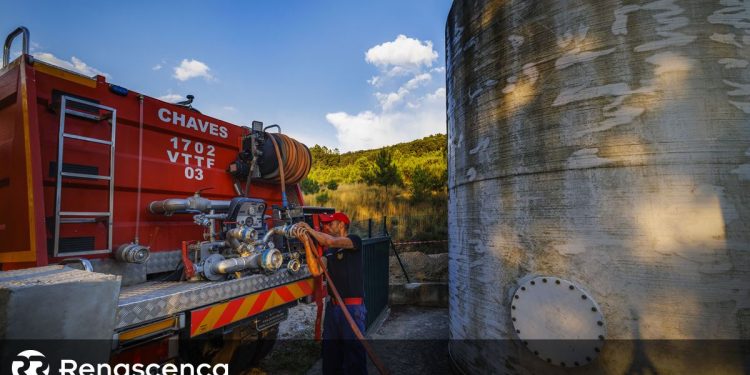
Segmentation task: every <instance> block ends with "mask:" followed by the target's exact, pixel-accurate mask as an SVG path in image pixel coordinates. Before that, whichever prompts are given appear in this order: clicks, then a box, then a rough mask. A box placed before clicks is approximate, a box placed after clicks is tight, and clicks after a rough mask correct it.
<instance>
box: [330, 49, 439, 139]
mask: <svg viewBox="0 0 750 375" xmlns="http://www.w3.org/2000/svg"><path fill="white" fill-rule="evenodd" d="M437 57H438V55H437V52H435V50H433V48H432V42H430V41H425V42H422V41H420V40H418V39H413V38H409V37H406V36H404V35H399V36H398V37H397V38H396V40H394V41H392V42H385V43H382V44H379V45H377V46H375V47H372V48H370V49H369V50H368V51H367V52H366V53H365V61H366V62H367V63H369V64H372V65H374V66H376V67H377V68H378V70H379V71H380V73H379V74H378V75H376V76H373V77H372V78H370V79H369V80H367V82H368V83H370V84H371V85H372V86H374V87H378V88H382V87H384V86H388V87H389V88H390V89H391V91H390V92H387V91H386V92H383V91H380V90H379V91H377V92H374V93H373V96H375V99H377V101H378V104H379V108H377V109H374V110H364V111H361V112H359V113H357V114H349V113H347V112H334V113H328V114H327V115H326V120H328V122H329V123H330V124H331V125H333V127H334V128H335V129H336V138H337V140H338V142H339V148H340V149H341V151H353V150H361V149H372V148H378V147H382V146H386V145H392V144H394V143H399V142H407V141H411V140H414V139H417V138H421V137H425V136H428V135H430V134H435V133H444V132H445V88H444V87H442V86H443V82H444V81H445V79H444V77H445V68H444V67H437V68H432V64H433V62H434V61H435V60H436V59H437ZM433 75H434V76H435V78H436V79H434V80H433V78H434V77H433ZM437 77H442V79H438V78H437ZM438 85H439V86H438ZM384 91H385V90H384Z"/></svg>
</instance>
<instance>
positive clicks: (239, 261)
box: [211, 249, 284, 274]
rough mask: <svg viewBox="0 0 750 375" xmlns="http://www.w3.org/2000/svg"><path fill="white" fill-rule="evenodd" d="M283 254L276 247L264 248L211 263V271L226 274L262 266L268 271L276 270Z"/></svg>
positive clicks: (281, 261)
mask: <svg viewBox="0 0 750 375" xmlns="http://www.w3.org/2000/svg"><path fill="white" fill-rule="evenodd" d="M283 261H284V256H283V255H282V254H281V251H279V250H278V249H266V250H264V251H263V252H260V253H254V254H252V255H248V256H246V257H237V258H230V259H225V260H222V261H221V262H217V263H215V264H212V265H211V273H219V274H228V273H232V272H239V271H243V270H246V269H259V268H262V269H264V270H268V271H276V270H277V269H279V267H281V263H283Z"/></svg>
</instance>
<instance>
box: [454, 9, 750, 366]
mask: <svg viewBox="0 0 750 375" xmlns="http://www.w3.org/2000/svg"><path fill="white" fill-rule="evenodd" d="M749 45H750V11H748V6H747V4H746V3H743V2H740V1H736V0H722V1H715V2H707V1H699V0H692V1H679V0H662V1H653V2H648V1H647V2H643V3H642V4H629V3H628V4H624V3H623V2H621V1H606V0H605V1H584V0H573V1H544V2H530V1H529V2H526V1H513V2H506V1H481V0H480V1H461V0H457V1H455V2H454V4H453V7H452V9H451V13H450V15H449V17H448V20H447V25H446V59H447V64H446V69H447V104H448V143H449V144H448V163H449V164H448V169H449V182H448V184H449V196H450V198H449V220H450V221H449V230H450V242H449V255H450V261H449V279H450V332H451V338H452V339H457V340H462V339H490V340H494V339H511V340H513V339H514V337H515V333H514V331H513V327H512V322H511V311H510V304H511V301H510V297H511V295H512V293H513V291H514V290H515V288H516V287H517V286H518V282H519V280H520V279H521V278H524V277H528V276H531V275H552V276H557V277H561V278H565V279H570V280H573V281H576V282H577V283H579V284H581V285H582V286H583V287H584V288H586V289H587V290H588V291H589V292H590V293H591V294H592V296H593V297H594V298H595V299H596V300H597V302H598V303H599V304H600V305H601V307H602V310H603V313H604V315H605V318H606V320H607V328H608V337H607V338H608V339H626V340H629V339H740V338H741V339H750V336H748V328H747V327H750V322H748V319H749V317H750V314H748V311H750V194H749V193H748V192H749V191H750V125H749V124H750V115H749V114H750V68H749V67H748V65H750V63H749V61H750V47H749ZM514 342H515V341H509V342H503V343H502V344H503V345H504V347H503V348H500V349H499V348H492V347H491V346H490V345H485V344H483V343H482V342H472V341H456V342H455V343H454V346H453V347H452V353H453V354H454V358H456V360H457V361H458V362H459V365H460V366H461V367H462V368H464V369H465V370H466V371H467V372H468V373H482V372H484V373H498V372H506V371H511V372H522V373H523V372H538V373H540V372H550V371H554V370H556V369H557V368H555V367H551V366H548V365H546V364H545V363H542V362H541V361H540V360H537V359H536V358H534V357H533V355H532V356H531V357H529V358H527V356H528V352H527V351H526V350H525V349H524V348H522V347H518V346H516V345H515V344H514ZM628 343H629V342H628ZM620 344H623V343H622V342H621V343H620ZM626 344H627V343H626ZM616 346H617V345H616V344H615V343H608V344H606V345H605V347H604V348H603V352H602V355H601V356H600V357H599V358H598V359H596V360H595V361H594V363H593V364H592V365H591V366H586V367H584V368H581V369H577V370H575V371H581V372H603V373H623V372H627V370H628V369H632V366H631V365H632V364H633V363H636V362H637V361H636V358H647V359H648V360H649V362H648V363H647V364H648V365H649V366H653V369H655V370H656V371H657V372H659V373H687V372H701V371H706V370H707V369H711V371H718V372H724V373H741V372H743V366H747V363H746V362H744V361H745V360H744V359H743V357H742V355H743V354H746V353H738V352H737V351H736V348H737V347H738V345H735V351H734V352H733V353H727V357H725V358H723V359H722V360H721V361H718V360H717V356H714V355H713V354H715V353H713V352H712V351H711V350H710V348H708V349H707V352H706V353H704V352H702V351H701V348H700V347H698V348H697V349H698V350H697V352H695V351H693V352H692V353H689V352H690V350H688V349H689V348H687V349H685V351H686V352H685V353H681V352H680V351H674V350H669V348H668V347H665V346H664V345H652V346H649V345H640V346H639V345H635V344H634V345H632V348H629V349H628V350H615V349H614V348H615V347H616ZM710 347H711V348H717V347H719V346H710ZM620 349H622V348H620ZM693 349H695V348H693ZM714 352H715V351H714ZM634 353H636V354H638V353H640V354H638V355H636V354H634ZM674 356H677V357H674ZM524 358H526V359H528V360H525V359H524ZM670 358H671V359H670ZM695 358H701V361H697V360H695ZM569 371H572V370H569Z"/></svg>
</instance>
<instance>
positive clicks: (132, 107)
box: [0, 27, 333, 372]
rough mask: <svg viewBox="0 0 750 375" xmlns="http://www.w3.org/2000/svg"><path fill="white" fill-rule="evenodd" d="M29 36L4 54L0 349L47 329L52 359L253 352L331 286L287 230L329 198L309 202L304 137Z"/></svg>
mask: <svg viewBox="0 0 750 375" xmlns="http://www.w3.org/2000/svg"><path fill="white" fill-rule="evenodd" d="M19 37H20V38H21V39H22V54H21V55H20V56H19V57H17V58H16V59H15V60H13V61H10V46H11V43H13V41H14V39H18V38H19ZM28 46H29V33H28V30H27V29H25V28H23V27H19V28H18V29H16V30H15V31H14V32H12V33H11V34H10V35H8V37H7V38H6V41H5V45H4V51H3V65H2V68H1V69H0V160H2V162H1V163H0V213H2V214H1V215H0V269H1V270H2V272H0V339H2V340H3V342H4V343H5V344H6V345H3V347H4V349H0V354H1V355H2V356H3V361H2V362H3V363H10V362H8V361H7V360H11V361H12V360H13V359H19V358H20V359H21V360H23V358H21V357H23V356H21V357H19V351H20V350H21V349H31V348H32V347H35V346H37V345H42V346H44V345H45V344H46V345H47V346H46V347H44V348H43V349H44V350H45V351H47V353H42V349H39V350H37V352H40V353H42V354H43V355H45V356H46V358H47V359H48V360H50V361H53V360H52V359H51V358H55V356H58V357H61V358H62V357H65V356H71V355H76V356H82V355H84V354H85V356H87V358H89V359H91V360H92V361H97V362H105V363H111V364H116V363H162V364H163V363H170V362H173V363H186V362H191V363H216V362H222V363H228V364H229V368H230V371H232V372H235V371H238V370H241V369H243V368H246V367H247V366H249V365H251V364H253V363H257V362H258V361H259V360H260V359H261V358H263V357H264V356H265V355H266V354H267V353H268V352H269V351H270V349H271V347H272V345H273V343H274V340H275V338H276V335H277V333H278V325H279V323H280V322H281V321H283V320H284V319H286V318H287V314H288V309H289V308H290V307H291V306H294V305H295V304H297V303H298V302H299V301H305V302H308V303H309V302H311V301H313V300H314V299H317V301H318V302H320V298H321V297H322V293H323V290H322V288H321V285H322V284H321V283H322V282H321V280H320V279H319V278H314V277H312V276H311V274H310V272H309V270H308V267H307V265H306V258H305V253H304V250H303V246H302V245H301V244H300V241H299V240H297V239H295V238H294V236H293V235H290V231H289V228H290V227H291V225H293V224H294V223H295V222H299V221H306V222H308V224H310V225H311V226H313V227H318V221H317V215H318V214H320V213H330V212H333V210H332V209H330V208H318V207H308V206H305V205H304V202H303V196H302V193H301V190H300V188H299V182H300V181H301V180H302V179H303V178H304V177H305V176H306V175H307V173H308V172H309V170H310V167H311V155H310V152H309V150H308V148H307V147H306V146H305V145H303V144H302V143H300V142H298V141H296V140H294V139H292V138H290V137H288V136H286V135H284V134H282V133H281V128H280V127H279V126H277V125H276V126H274V125H272V126H268V127H264V126H263V123H261V122H253V123H252V124H251V125H250V126H238V125H234V124H231V123H229V122H226V121H223V120H220V119H217V118H214V117H211V116H207V115H205V114H203V113H201V112H200V111H199V110H198V109H197V108H195V107H194V106H193V103H192V101H193V99H194V98H193V97H192V96H188V100H186V101H184V102H181V103H176V104H175V103H168V102H165V101H162V100H159V99H156V98H152V97H149V96H147V95H144V94H141V93H138V92H135V91H133V90H129V89H128V88H127V87H124V86H119V85H115V84H112V83H110V82H107V79H106V78H105V77H103V76H101V75H99V76H95V77H88V76H84V75H81V74H79V73H76V72H73V71H70V70H66V69H63V68H60V67H58V66H54V65H50V64H48V63H46V62H43V61H40V60H38V59H35V58H34V57H33V56H31V55H30V54H29V50H28ZM317 251H320V249H317ZM314 297H315V298H314ZM60 340H63V341H60ZM92 342H95V343H96V344H95V345H92ZM76 345H83V347H82V348H76ZM17 349H18V350H17ZM24 358H25V357H24ZM14 363H16V362H14ZM5 370H7V369H3V372H5Z"/></svg>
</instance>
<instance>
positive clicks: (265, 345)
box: [252, 326, 279, 366]
mask: <svg viewBox="0 0 750 375" xmlns="http://www.w3.org/2000/svg"><path fill="white" fill-rule="evenodd" d="M258 336H259V338H258V341H257V345H258V346H257V348H256V350H255V356H254V357H253V360H252V365H253V366H257V365H258V364H259V363H260V361H262V360H263V358H266V356H267V355H268V353H271V350H273V346H274V344H276V338H277V337H278V336H279V326H274V327H272V328H269V329H267V330H265V331H263V332H261V333H259V334H258Z"/></svg>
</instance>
